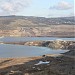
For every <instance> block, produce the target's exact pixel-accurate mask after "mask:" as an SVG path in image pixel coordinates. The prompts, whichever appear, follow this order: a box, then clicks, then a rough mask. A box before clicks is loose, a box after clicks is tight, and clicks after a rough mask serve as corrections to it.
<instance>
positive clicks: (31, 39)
mask: <svg viewBox="0 0 75 75" xmlns="http://www.w3.org/2000/svg"><path fill="white" fill-rule="evenodd" d="M59 39H61V40H66V41H74V40H75V38H58V37H3V38H2V37H1V38H0V41H2V42H20V41H21V42H25V41H53V40H59Z"/></svg>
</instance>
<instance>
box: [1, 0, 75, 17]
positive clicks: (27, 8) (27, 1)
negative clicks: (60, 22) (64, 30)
mask: <svg viewBox="0 0 75 75" xmlns="http://www.w3.org/2000/svg"><path fill="white" fill-rule="evenodd" d="M74 4H75V0H0V16H6V15H20V16H37V17H65V16H74V9H75V6H74Z"/></svg>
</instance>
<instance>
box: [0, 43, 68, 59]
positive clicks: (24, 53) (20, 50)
mask: <svg viewBox="0 0 75 75" xmlns="http://www.w3.org/2000/svg"><path fill="white" fill-rule="evenodd" d="M67 51H68V50H52V49H50V48H46V47H35V46H22V45H8V44H0V57H4V58H5V57H33V56H41V55H43V54H59V53H64V52H67Z"/></svg>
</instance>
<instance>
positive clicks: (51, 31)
mask: <svg viewBox="0 0 75 75" xmlns="http://www.w3.org/2000/svg"><path fill="white" fill-rule="evenodd" d="M74 24H75V21H74V17H61V18H45V17H33V16H0V36H56V37H75V35H74V32H75V31H74Z"/></svg>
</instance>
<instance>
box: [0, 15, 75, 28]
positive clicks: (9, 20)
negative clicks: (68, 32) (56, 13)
mask: <svg viewBox="0 0 75 75" xmlns="http://www.w3.org/2000/svg"><path fill="white" fill-rule="evenodd" d="M74 18H75V17H59V18H45V17H34V16H15V15H11V16H0V29H13V28H15V27H17V26H19V27H22V26H23V27H26V26H50V25H75V21H74ZM11 27H13V28H11Z"/></svg>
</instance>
